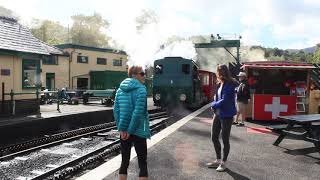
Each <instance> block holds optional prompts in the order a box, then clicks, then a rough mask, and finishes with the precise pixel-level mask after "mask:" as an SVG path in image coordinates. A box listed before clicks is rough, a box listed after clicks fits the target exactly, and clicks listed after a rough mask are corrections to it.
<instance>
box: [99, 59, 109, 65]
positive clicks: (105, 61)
mask: <svg viewBox="0 0 320 180" xmlns="http://www.w3.org/2000/svg"><path fill="white" fill-rule="evenodd" d="M99 60H104V63H99ZM97 64H98V65H107V58H100V57H97Z"/></svg>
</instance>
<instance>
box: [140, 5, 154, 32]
mask: <svg viewBox="0 0 320 180" xmlns="http://www.w3.org/2000/svg"><path fill="white" fill-rule="evenodd" d="M158 22H159V17H158V15H157V14H156V13H155V12H154V11H152V10H146V9H144V10H142V12H141V14H140V15H139V16H138V17H136V29H137V31H138V32H141V31H142V30H143V29H144V28H145V26H147V25H149V24H152V23H158Z"/></svg>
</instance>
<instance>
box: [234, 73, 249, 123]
mask: <svg viewBox="0 0 320 180" xmlns="http://www.w3.org/2000/svg"><path fill="white" fill-rule="evenodd" d="M238 77H239V81H240V85H239V86H238V87H237V116H236V120H235V122H234V124H237V125H238V126H244V123H243V121H245V120H246V114H247V109H248V102H249V99H250V89H249V86H248V84H247V81H246V77H247V76H246V73H244V72H240V73H239V75H238ZM240 114H241V121H240V122H239V116H240Z"/></svg>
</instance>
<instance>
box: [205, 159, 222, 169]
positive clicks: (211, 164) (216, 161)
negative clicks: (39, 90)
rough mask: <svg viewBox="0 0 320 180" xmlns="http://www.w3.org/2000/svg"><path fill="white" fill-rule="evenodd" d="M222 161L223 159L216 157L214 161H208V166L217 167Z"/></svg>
mask: <svg viewBox="0 0 320 180" xmlns="http://www.w3.org/2000/svg"><path fill="white" fill-rule="evenodd" d="M220 163H221V160H220V159H216V160H215V161H213V162H209V163H207V164H206V166H207V167H208V168H217V167H218V166H219V165H220Z"/></svg>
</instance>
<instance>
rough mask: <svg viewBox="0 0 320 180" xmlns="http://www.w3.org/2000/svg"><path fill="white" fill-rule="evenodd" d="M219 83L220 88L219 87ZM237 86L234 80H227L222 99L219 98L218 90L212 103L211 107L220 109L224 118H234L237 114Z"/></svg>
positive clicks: (222, 91) (223, 87)
mask: <svg viewBox="0 0 320 180" xmlns="http://www.w3.org/2000/svg"><path fill="white" fill-rule="evenodd" d="M219 86H220V85H218V89H219ZM235 88H236V84H235V83H232V82H226V83H224V84H223V86H222V90H221V99H220V100H217V99H218V91H217V92H216V98H215V101H213V102H212V103H211V108H212V109H214V110H217V109H219V110H220V112H219V113H220V114H219V116H220V117H221V118H222V119H225V118H232V117H233V116H234V115H236V113H237V110H236V105H235Z"/></svg>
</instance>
